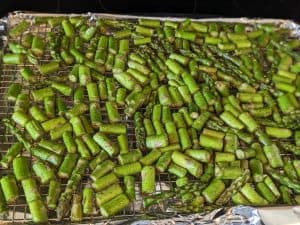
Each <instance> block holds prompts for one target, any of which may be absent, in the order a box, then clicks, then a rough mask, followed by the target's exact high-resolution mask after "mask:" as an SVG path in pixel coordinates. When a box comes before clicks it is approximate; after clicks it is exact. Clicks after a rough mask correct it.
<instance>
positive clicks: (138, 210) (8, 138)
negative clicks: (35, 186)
mask: <svg viewBox="0 0 300 225" xmlns="http://www.w3.org/2000/svg"><path fill="white" fill-rule="evenodd" d="M12 18H13V19H11V20H8V29H9V28H10V27H11V26H12V25H13V24H17V23H18V22H20V21H21V20H23V19H26V20H28V21H29V22H31V26H30V28H29V29H28V31H29V32H31V33H33V34H35V35H39V36H41V37H43V38H45V39H46V34H47V32H49V31H52V32H53V31H54V32H55V29H54V30H53V29H51V28H50V27H49V26H48V25H47V24H34V23H32V21H33V17H29V16H27V17H26V16H25V17H24V16H22V17H18V16H14V17H12ZM21 38H22V35H21V36H20V37H18V38H16V39H9V40H8V41H15V42H18V43H19V42H20V41H21ZM5 51H6V48H4V53H5ZM50 60H51V57H50V53H49V50H46V52H45V54H44V56H43V57H42V58H39V62H40V63H46V62H48V61H50ZM23 67H31V68H32V69H33V70H34V71H35V70H36V69H35V67H33V66H32V65H31V64H24V65H17V66H16V65H2V68H1V72H0V119H3V118H7V117H10V116H11V114H12V113H13V107H14V105H13V104H12V103H11V102H9V101H7V100H6V98H5V96H6V92H7V89H8V87H9V85H10V84H12V83H14V82H16V83H21V84H22V86H23V90H24V89H25V90H30V88H31V86H30V85H29V84H28V83H26V81H24V80H23V79H22V78H21V76H20V75H19V70H20V69H21V68H23ZM69 70H70V67H67V66H66V67H64V68H62V69H61V70H60V71H59V72H58V73H57V74H54V75H52V76H58V77H61V76H62V75H66V74H67V73H68V71H69ZM36 72H37V71H36ZM37 74H38V73H37ZM52 78H54V77H52ZM38 79H39V81H42V80H43V79H45V78H44V77H42V76H40V77H39V78H38ZM39 83H42V82H39ZM64 100H65V101H66V102H67V103H71V102H72V98H66V97H65V96H64ZM67 105H68V106H69V107H70V106H71V104H67ZM100 105H101V109H102V116H103V120H104V122H105V121H107V115H106V111H105V110H104V109H105V107H104V102H100ZM119 112H120V115H121V117H122V122H126V124H127V132H128V133H127V135H128V140H129V147H130V149H134V148H135V135H134V126H133V121H132V119H129V118H127V117H126V115H125V114H124V111H123V109H122V108H120V109H119ZM15 141H16V139H15V138H14V137H13V136H12V135H11V134H9V132H8V131H7V130H6V129H5V127H4V126H3V124H1V125H0V146H1V147H0V153H1V154H5V152H6V151H7V149H8V148H9V147H10V146H11V145H12V144H13V143H14V142H15ZM22 155H24V156H27V157H29V159H30V161H32V160H34V159H33V158H32V157H31V155H30V154H29V153H28V152H26V151H23V153H22ZM11 172H12V169H11V168H10V169H3V168H2V169H0V174H1V176H2V175H5V174H9V173H11ZM89 174H90V171H89V170H87V171H86V174H85V176H84V178H83V179H82V181H81V184H80V187H79V189H82V188H83V187H84V186H85V185H86V184H87V183H88V182H89V179H88V176H89ZM156 180H157V183H156V193H160V192H161V191H164V190H169V189H170V188H172V186H173V185H174V182H175V179H174V180H172V179H171V177H170V175H169V174H166V173H165V174H163V173H162V174H158V175H157V177H156ZM66 182H67V180H62V190H64V187H65V185H66ZM140 186H141V181H140V178H138V177H137V181H136V187H135V188H136V193H137V198H136V200H135V201H134V202H132V203H131V204H130V205H129V206H127V207H126V208H125V209H124V210H123V211H122V212H121V213H119V214H118V215H116V216H114V217H113V218H111V219H110V220H109V221H116V220H118V221H119V220H130V219H134V218H138V217H140V216H142V215H144V213H145V210H144V208H143V206H142V200H143V196H142V195H141V193H140ZM39 189H40V193H41V196H42V199H43V200H45V198H46V195H47V191H48V186H47V185H40V186H39ZM19 192H20V196H19V198H18V199H17V202H16V203H15V204H11V205H9V206H8V208H9V214H8V216H7V217H5V218H4V219H3V220H2V221H3V222H12V223H27V222H30V221H31V216H30V213H29V208H28V206H27V204H26V200H25V196H24V193H23V190H22V188H21V187H20V185H19ZM147 213H150V214H151V213H163V211H160V212H159V211H157V210H156V211H155V212H151V211H148V212H147ZM172 215H173V213H172ZM48 216H49V221H50V222H51V223H61V222H60V221H58V220H57V217H56V212H55V211H49V213H48ZM156 216H158V215H156ZM63 221H64V222H67V221H69V218H65V219H64V220H63ZM105 221H106V222H107V221H108V220H107V219H105V218H104V217H102V216H100V215H99V213H98V214H97V215H91V216H84V218H83V221H82V223H83V224H94V223H96V222H97V223H99V222H105Z"/></svg>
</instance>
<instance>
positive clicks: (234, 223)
mask: <svg viewBox="0 0 300 225" xmlns="http://www.w3.org/2000/svg"><path fill="white" fill-rule="evenodd" d="M130 224H131V225H190V224H193V225H261V224H262V223H261V219H260V217H259V214H258V211H257V209H255V208H253V207H249V206H235V207H231V208H229V209H227V210H225V209H224V208H220V209H215V210H213V211H212V212H210V213H208V214H198V213H197V214H191V215H187V216H180V215H179V216H177V217H173V218H169V219H160V220H139V221H136V222H133V223H130Z"/></svg>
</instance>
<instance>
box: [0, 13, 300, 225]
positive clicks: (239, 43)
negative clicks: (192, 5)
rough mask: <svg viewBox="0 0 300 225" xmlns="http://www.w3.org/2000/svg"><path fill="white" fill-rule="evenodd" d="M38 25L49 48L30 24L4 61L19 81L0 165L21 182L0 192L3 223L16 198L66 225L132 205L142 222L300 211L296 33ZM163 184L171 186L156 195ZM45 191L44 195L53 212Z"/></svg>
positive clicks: (299, 44) (10, 179)
mask: <svg viewBox="0 0 300 225" xmlns="http://www.w3.org/2000/svg"><path fill="white" fill-rule="evenodd" d="M32 22H33V25H34V26H41V27H45V26H47V27H50V28H51V31H49V32H48V33H46V38H45V37H44V36H40V34H36V33H34V32H30V31H29V30H30V26H31V25H30V24H29V23H28V22H26V21H22V22H20V23H19V24H17V25H16V26H14V27H13V28H11V29H10V30H9V35H10V39H9V40H10V41H9V42H8V46H7V53H6V54H5V55H4V56H3V63H4V66H5V67H9V66H10V64H11V65H13V66H15V65H18V68H19V73H18V74H17V75H18V79H17V80H16V81H15V82H13V83H12V84H11V85H10V86H9V88H8V90H7V100H8V101H10V102H12V103H13V104H14V111H13V113H12V115H11V117H10V118H4V119H3V123H4V125H5V126H6V127H7V129H8V130H9V132H10V133H11V134H13V135H14V136H15V138H16V140H17V142H16V143H14V144H13V145H12V146H11V147H10V148H9V149H8V150H7V152H6V154H5V155H3V156H2V159H1V161H0V164H1V167H3V168H9V167H11V166H12V168H13V174H9V175H7V176H3V177H2V178H1V181H0V183H1V189H0V190H1V191H0V211H1V212H2V213H3V212H5V211H6V210H7V204H11V203H14V202H16V201H17V199H18V196H19V193H20V191H21V189H23V191H24V193H25V197H26V201H27V204H28V206H29V209H30V213H31V215H32V220H33V221H34V222H45V221H47V220H48V216H47V212H48V210H56V212H57V217H58V219H62V218H64V217H66V216H68V215H70V219H71V221H81V220H82V218H83V216H84V215H96V214H98V213H100V214H101V215H103V216H104V217H110V216H113V215H115V214H117V213H118V212H120V211H121V210H123V209H124V208H125V207H126V206H128V205H129V204H130V202H133V201H135V199H136V196H137V195H142V197H143V208H144V209H145V212H147V209H148V208H149V207H153V205H157V204H160V203H164V202H166V201H167V202H168V208H169V209H168V210H175V211H179V212H187V213H190V212H199V211H202V210H205V209H208V208H212V207H219V206H226V205H228V204H229V203H230V202H232V203H234V204H243V205H259V206H262V205H274V204H280V203H283V204H297V203H299V202H300V195H299V194H300V160H299V158H298V157H299V155H300V103H299V96H300V77H299V75H298V73H299V72H300V52H299V48H300V40H298V39H297V38H295V37H293V36H292V35H291V31H290V30H288V29H285V28H281V27H280V26H279V25H278V26H277V25H273V24H251V25H249V24H240V23H238V24H234V23H216V22H206V23H203V22H202V23H201V22H194V21H191V20H189V19H186V20H183V21H181V22H174V21H168V20H166V21H159V20H149V19H138V20H112V19H103V18H101V19H98V20H96V21H88V20H87V18H84V17H68V18H66V17H50V18H46V17H37V18H35V21H32ZM20 81H21V82H20ZM124 114H125V115H126V116H123V115H124ZM132 121H134V123H133V124H132ZM132 125H133V126H134V128H133V129H134V134H135V137H134V138H133V137H132V136H131V137H130V138H129V135H128V131H129V129H132ZM132 139H134V140H135V141H134V142H133V141H132ZM23 152H27V153H30V154H31V156H32V157H33V161H32V162H31V163H30V162H29V159H28V158H27V157H25V156H23ZM85 174H88V184H87V185H86V186H85V187H84V188H83V190H81V189H79V187H80V185H79V184H80V183H81V180H82V179H83V178H84V176H85ZM164 174H165V175H166V176H169V177H170V178H171V180H173V181H176V182H174V183H172V184H173V186H171V187H170V190H168V191H162V192H161V193H156V183H157V182H156V181H157V178H158V177H159V176H160V175H164ZM62 183H66V186H62V185H61V184H62ZM40 184H47V185H49V190H48V194H47V197H46V199H43V198H42V197H41V195H40V193H39V191H38V189H39V188H38V187H39V185H40ZM139 184H140V185H139ZM171 200H172V201H171Z"/></svg>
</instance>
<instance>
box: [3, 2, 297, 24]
mask: <svg viewBox="0 0 300 225" xmlns="http://www.w3.org/2000/svg"><path fill="white" fill-rule="evenodd" d="M299 9H300V1H299V0H248V1H243V0H223V1H220V0H149V1H146V0H39V1H37V0H1V1H0V16H3V15H5V14H6V13H8V12H10V11H14V10H30V11H38V12H57V13H72V12H73V13H84V12H99V13H118V14H148V15H154V16H155V15H158V16H161V15H176V16H191V17H196V18H197V17H198V18H199V17H219V16H222V17H264V18H284V19H293V20H296V21H299V20H300V10H299Z"/></svg>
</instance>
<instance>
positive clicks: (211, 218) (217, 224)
mask: <svg viewBox="0 0 300 225" xmlns="http://www.w3.org/2000/svg"><path fill="white" fill-rule="evenodd" d="M45 16H47V17H49V16H51V17H56V16H84V17H88V18H89V19H90V20H96V19H98V18H109V19H139V18H149V19H151V18H153V19H160V20H162V21H164V20H172V21H182V20H184V18H175V17H147V16H131V15H115V14H98V13H85V14H49V13H34V12H22V11H15V12H12V13H10V14H9V15H8V17H3V18H0V59H1V58H2V52H3V49H4V47H5V45H6V43H7V27H9V26H10V25H12V24H14V22H15V23H16V21H18V20H17V19H21V18H25V19H27V20H30V21H33V18H34V17H45ZM192 21H199V22H228V23H247V24H258V23H271V24H276V25H279V26H280V27H283V28H287V29H290V30H291V31H292V35H295V36H296V37H299V38H300V25H299V24H297V23H295V22H293V21H291V20H282V19H249V18H209V19H192ZM0 68H1V60H0ZM9 213H12V212H9ZM14 213H18V212H14ZM20 216H23V213H20ZM146 218H150V219H145V218H143V219H142V218H135V219H127V220H113V219H112V220H106V221H99V223H98V222H97V223H96V224H98V225H100V224H101V225H102V224H103V225H104V224H105V225H108V224H114V225H117V224H118V225H189V224H193V225H261V224H263V223H262V221H261V218H260V216H259V213H258V210H257V209H256V208H253V207H249V206H235V207H227V208H219V209H215V210H213V211H211V212H209V213H197V214H190V215H180V214H177V215H176V216H173V217H171V218H167V219H158V217H156V218H153V216H152V217H147V216H146ZM0 223H1V221H0Z"/></svg>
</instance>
